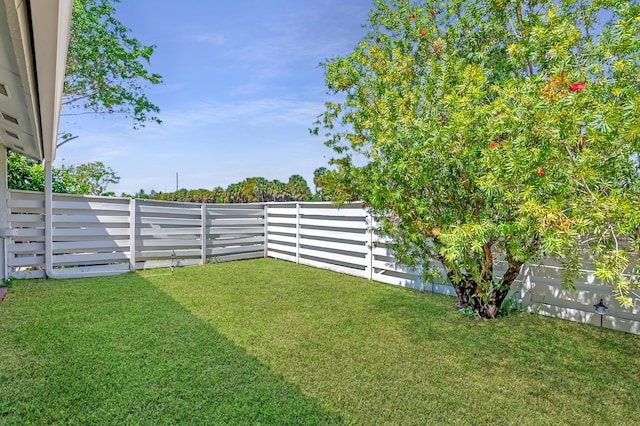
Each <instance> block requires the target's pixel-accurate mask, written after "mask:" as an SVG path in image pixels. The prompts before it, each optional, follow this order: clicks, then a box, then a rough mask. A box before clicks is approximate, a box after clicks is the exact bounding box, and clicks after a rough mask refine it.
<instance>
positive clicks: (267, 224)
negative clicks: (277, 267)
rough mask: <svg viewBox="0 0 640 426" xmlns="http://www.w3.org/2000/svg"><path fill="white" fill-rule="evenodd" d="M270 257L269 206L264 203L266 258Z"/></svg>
mask: <svg viewBox="0 0 640 426" xmlns="http://www.w3.org/2000/svg"><path fill="white" fill-rule="evenodd" d="M267 257H269V204H267V203H264V258H265V259H266V258H267Z"/></svg>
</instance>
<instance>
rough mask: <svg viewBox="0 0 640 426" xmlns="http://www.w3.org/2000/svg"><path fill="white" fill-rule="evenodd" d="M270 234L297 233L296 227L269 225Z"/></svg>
mask: <svg viewBox="0 0 640 426" xmlns="http://www.w3.org/2000/svg"><path fill="white" fill-rule="evenodd" d="M269 234H290V235H296V228H295V227H291V228H285V227H284V226H275V225H269Z"/></svg>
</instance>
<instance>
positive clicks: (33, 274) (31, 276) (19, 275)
mask: <svg viewBox="0 0 640 426" xmlns="http://www.w3.org/2000/svg"><path fill="white" fill-rule="evenodd" d="M9 275H10V276H11V277H13V278H16V279H19V280H37V279H41V278H45V277H46V275H45V273H44V270H43V269H28V270H18V271H11V273H10V274H9Z"/></svg>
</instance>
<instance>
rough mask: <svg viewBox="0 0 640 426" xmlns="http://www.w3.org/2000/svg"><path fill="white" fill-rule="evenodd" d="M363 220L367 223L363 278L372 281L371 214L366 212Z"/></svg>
mask: <svg viewBox="0 0 640 426" xmlns="http://www.w3.org/2000/svg"><path fill="white" fill-rule="evenodd" d="M365 220H366V221H367V230H366V233H367V242H366V244H367V253H366V255H365V269H364V272H365V276H366V278H368V279H370V280H372V279H373V216H372V215H371V212H369V211H366V215H365Z"/></svg>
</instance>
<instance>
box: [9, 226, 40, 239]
mask: <svg viewBox="0 0 640 426" xmlns="http://www.w3.org/2000/svg"><path fill="white" fill-rule="evenodd" d="M32 237H44V229H43V228H17V229H12V230H11V238H12V239H14V240H19V239H20V238H32Z"/></svg>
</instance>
